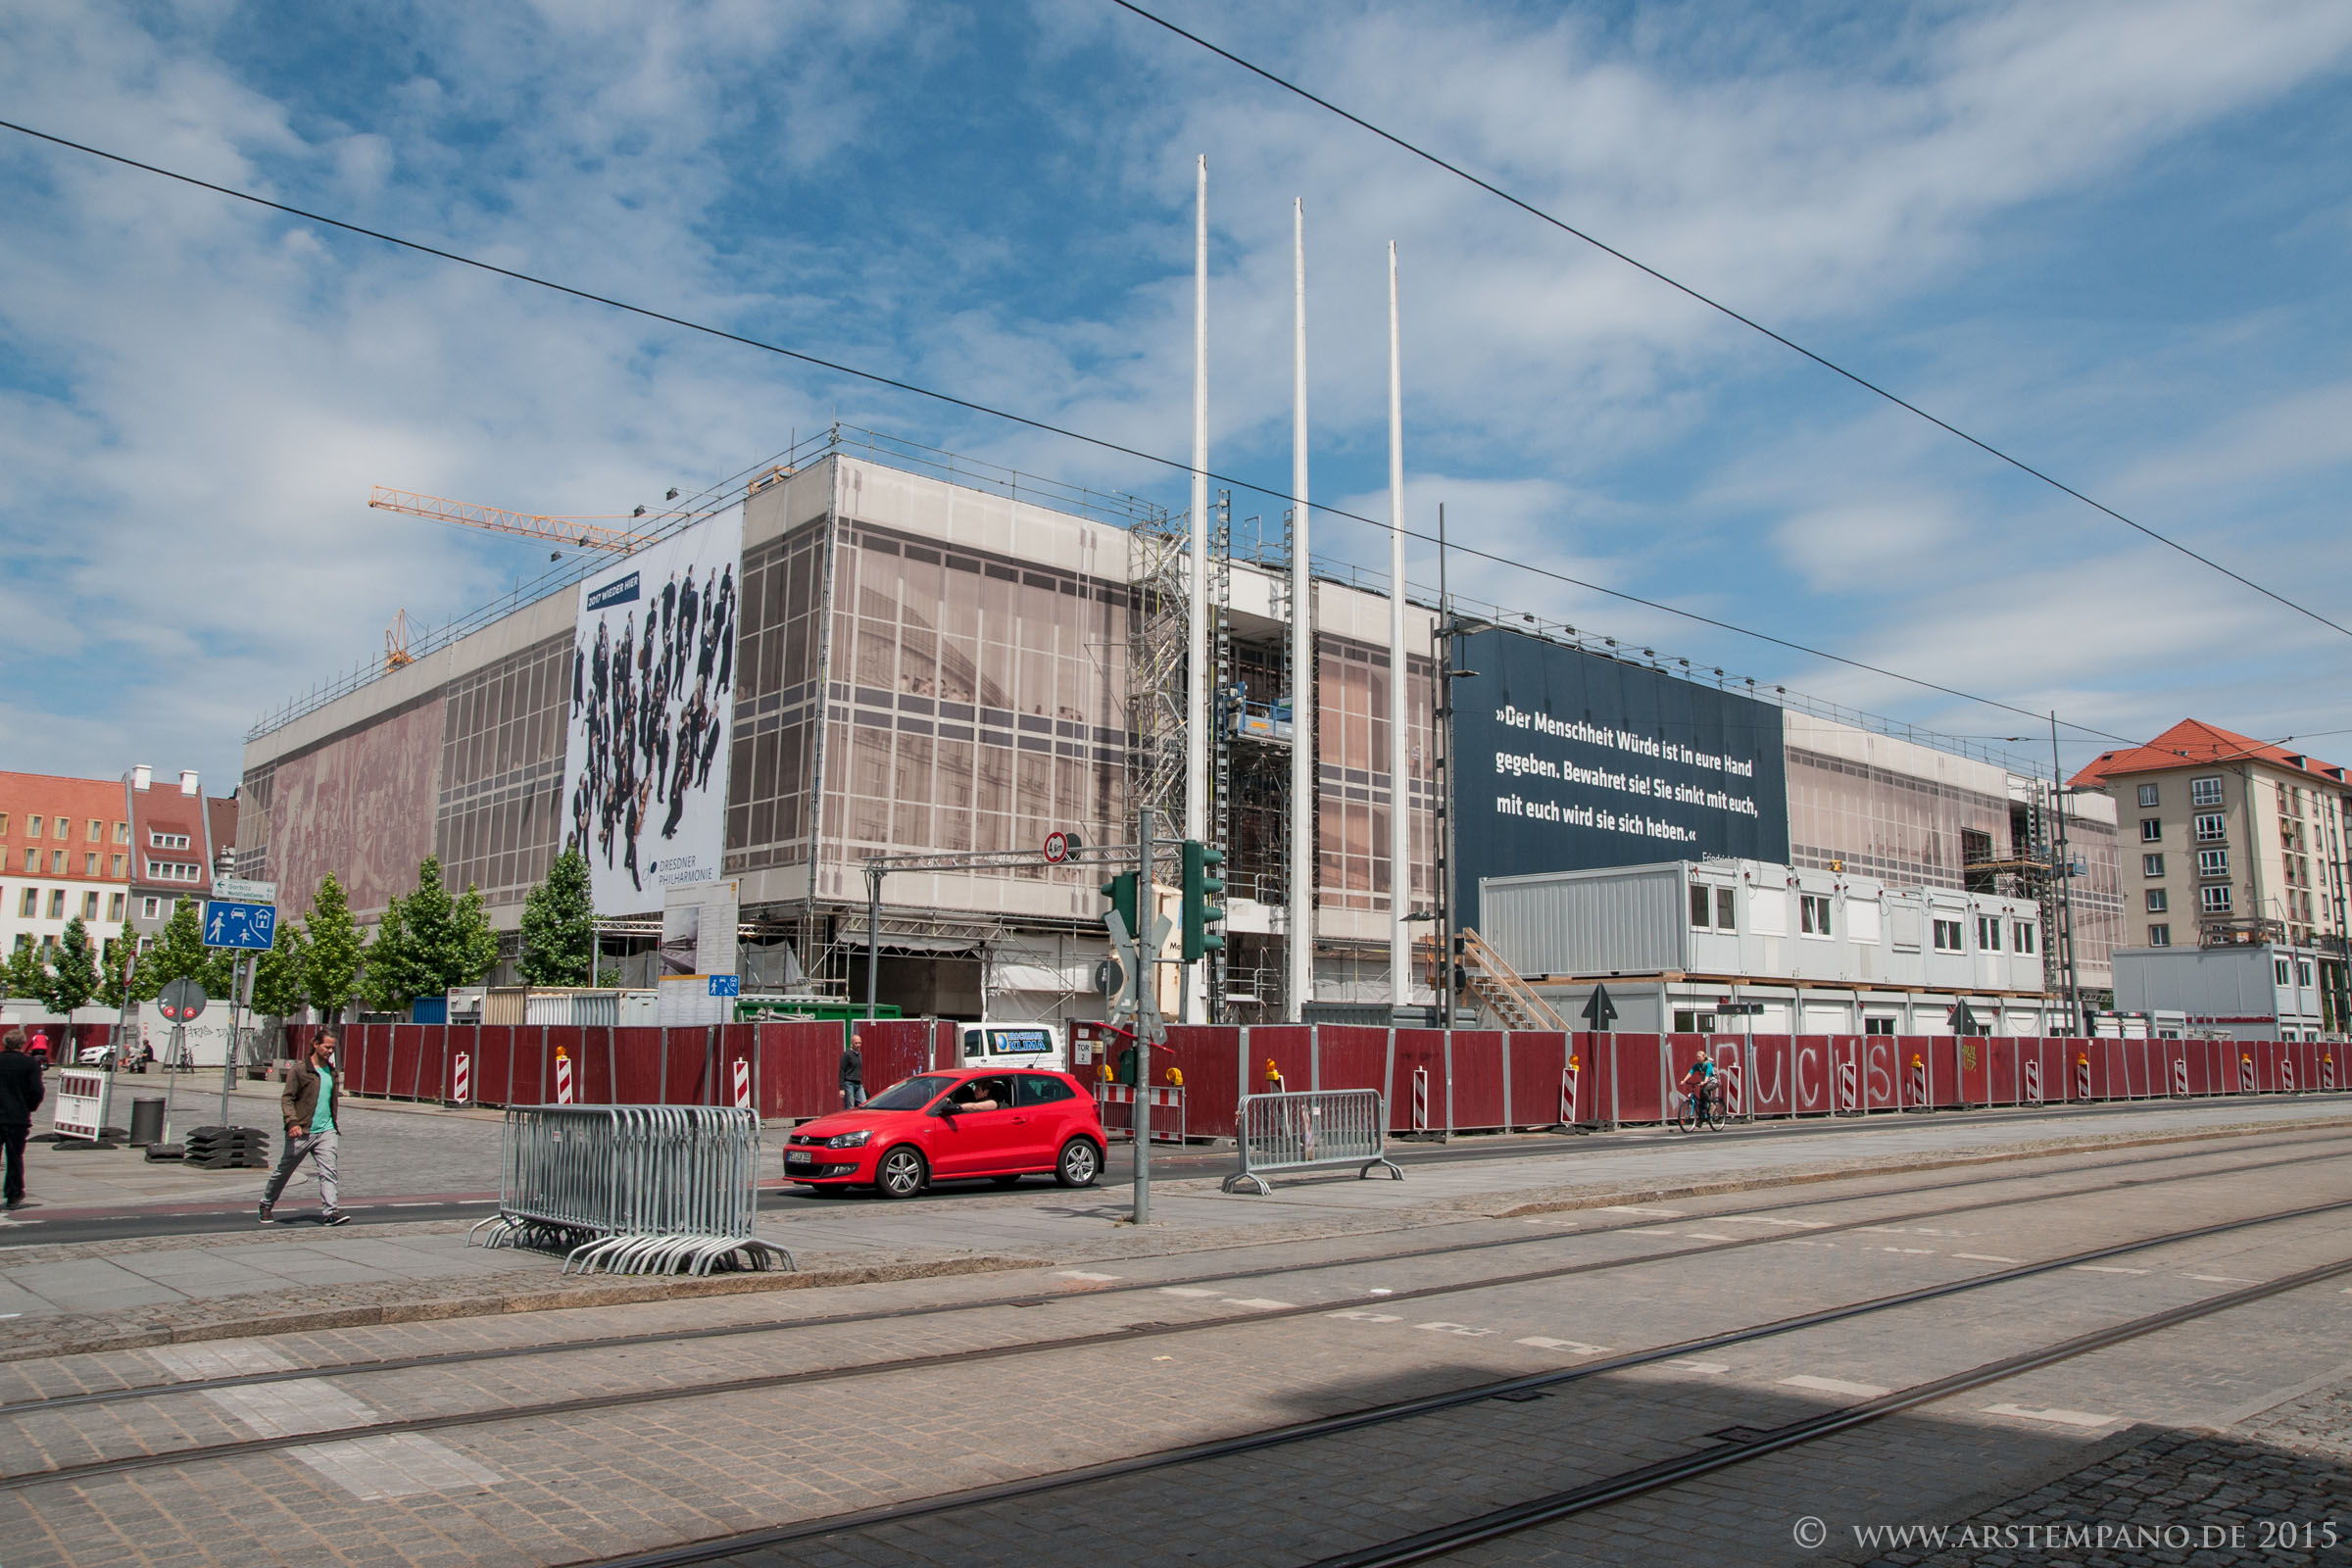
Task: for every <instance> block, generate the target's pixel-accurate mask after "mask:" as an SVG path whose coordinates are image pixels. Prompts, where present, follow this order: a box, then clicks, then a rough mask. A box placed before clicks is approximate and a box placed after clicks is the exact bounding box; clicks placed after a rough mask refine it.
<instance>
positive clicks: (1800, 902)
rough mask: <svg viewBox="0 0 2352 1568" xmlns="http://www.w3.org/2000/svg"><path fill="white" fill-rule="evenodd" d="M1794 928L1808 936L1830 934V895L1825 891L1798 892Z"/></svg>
mask: <svg viewBox="0 0 2352 1568" xmlns="http://www.w3.org/2000/svg"><path fill="white" fill-rule="evenodd" d="M1796 928H1797V930H1798V931H1800V932H1802V933H1803V934H1804V935H1806V936H1809V937H1826V936H1828V935H1830V934H1831V933H1830V896H1829V895H1828V894H1827V893H1800V894H1798V895H1797V896H1796Z"/></svg>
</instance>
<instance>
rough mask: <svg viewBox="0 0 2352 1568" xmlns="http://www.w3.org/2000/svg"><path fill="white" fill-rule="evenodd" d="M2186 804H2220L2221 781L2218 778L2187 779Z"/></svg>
mask: <svg viewBox="0 0 2352 1568" xmlns="http://www.w3.org/2000/svg"><path fill="white" fill-rule="evenodd" d="M2188 804H2189V805H2191V806H2219V805H2221V804H2222V781H2221V780H2220V779H2218V778H2198V779H2191V780H2189V784H2188Z"/></svg>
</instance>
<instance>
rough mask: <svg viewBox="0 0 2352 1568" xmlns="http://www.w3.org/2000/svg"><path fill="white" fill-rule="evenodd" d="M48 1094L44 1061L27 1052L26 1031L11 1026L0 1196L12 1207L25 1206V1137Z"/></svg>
mask: <svg viewBox="0 0 2352 1568" xmlns="http://www.w3.org/2000/svg"><path fill="white" fill-rule="evenodd" d="M46 1098H48V1091H47V1090H46V1089H44V1088H43V1087H42V1085H41V1064H40V1063H39V1062H37V1061H34V1060H33V1059H32V1058H31V1057H30V1056H28V1055H26V1054H25V1031H24V1030H22V1029H11V1030H10V1031H9V1032H8V1034H7V1036H6V1037H5V1038H0V1165H5V1166H6V1169H5V1171H0V1200H5V1201H6V1202H7V1204H8V1206H9V1207H10V1208H23V1207H24V1206H25V1138H26V1136H27V1135H29V1134H30V1133H31V1131H32V1113H33V1112H34V1111H36V1110H38V1109H40V1108H41V1102H42V1101H43V1100H44V1099H46Z"/></svg>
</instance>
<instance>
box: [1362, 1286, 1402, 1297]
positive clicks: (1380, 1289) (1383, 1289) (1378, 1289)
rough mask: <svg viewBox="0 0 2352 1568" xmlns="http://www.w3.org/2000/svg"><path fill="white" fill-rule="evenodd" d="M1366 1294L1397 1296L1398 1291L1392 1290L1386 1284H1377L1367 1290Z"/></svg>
mask: <svg viewBox="0 0 2352 1568" xmlns="http://www.w3.org/2000/svg"><path fill="white" fill-rule="evenodd" d="M1364 1294H1365V1295H1366V1296H1395V1295H1396V1294H1397V1293H1396V1292H1395V1291H1392V1290H1390V1289H1389V1288H1388V1287H1387V1286H1386V1285H1375V1286H1373V1287H1372V1289H1370V1290H1369V1291H1366V1292H1365V1293H1364Z"/></svg>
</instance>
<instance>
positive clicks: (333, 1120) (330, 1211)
mask: <svg viewBox="0 0 2352 1568" xmlns="http://www.w3.org/2000/svg"><path fill="white" fill-rule="evenodd" d="M340 1044H342V1042H341V1041H340V1040H339V1039H338V1038H337V1037H336V1035H335V1032H334V1031H333V1030H332V1029H321V1030H319V1033H318V1034H316V1035H314V1036H312V1038H311V1051H310V1059H309V1060H308V1061H298V1062H296V1063H295V1064H294V1065H293V1066H291V1067H289V1068H287V1069H286V1086H285V1088H283V1089H281V1090H280V1091H278V1102H279V1103H280V1105H281V1106H282V1107H283V1108H284V1111H285V1117H286V1147H285V1151H284V1152H282V1153H280V1154H279V1155H278V1157H277V1169H275V1170H273V1171H271V1172H270V1185H269V1186H268V1187H267V1188H265V1189H263V1191H262V1213H261V1220H262V1223H263V1224H265V1225H268V1224H270V1223H271V1221H272V1219H273V1218H274V1213H273V1211H274V1210H275V1209H276V1207H277V1195H278V1194H280V1193H282V1192H284V1191H285V1190H286V1179H287V1178H288V1177H290V1176H292V1175H293V1174H294V1167H295V1166H297V1165H299V1164H301V1163H302V1162H303V1160H305V1159H306V1158H307V1159H310V1160H312V1161H313V1162H315V1163H316V1164H317V1165H318V1167H319V1221H320V1222H321V1223H322V1224H327V1225H341V1224H344V1223H346V1222H348V1221H349V1220H350V1218H351V1216H350V1215H349V1214H347V1213H345V1212H344V1211H343V1209H342V1208H341V1207H340V1206H339V1205H338V1204H337V1202H336V1200H337V1199H338V1198H339V1197H340V1196H341V1195H340V1194H339V1193H338V1192H337V1191H336V1188H335V1159H336V1156H337V1154H339V1153H340V1152H341V1143H342V1140H341V1137H340V1135H339V1134H338V1132H337V1128H338V1127H339V1126H340V1125H341V1112H342V1099H343V1085H342V1082H341V1079H342V1075H343V1069H342V1067H341V1066H340V1065H339V1064H338V1063H337V1062H336V1060H335V1047H336V1046H338V1045H340Z"/></svg>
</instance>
